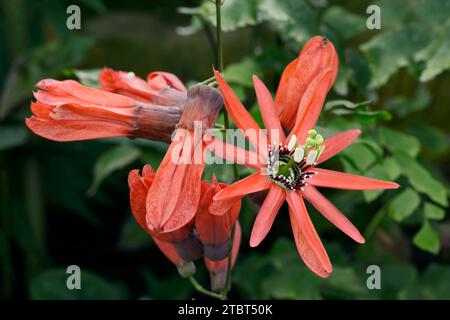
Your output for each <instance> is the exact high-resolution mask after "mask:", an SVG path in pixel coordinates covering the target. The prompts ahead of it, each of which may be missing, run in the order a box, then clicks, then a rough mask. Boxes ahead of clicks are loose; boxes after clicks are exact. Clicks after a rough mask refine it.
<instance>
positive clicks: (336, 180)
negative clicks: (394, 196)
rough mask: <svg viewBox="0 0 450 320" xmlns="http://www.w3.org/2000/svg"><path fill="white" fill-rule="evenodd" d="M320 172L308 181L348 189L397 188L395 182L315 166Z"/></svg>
mask: <svg viewBox="0 0 450 320" xmlns="http://www.w3.org/2000/svg"><path fill="white" fill-rule="evenodd" d="M312 170H313V171H316V172H317V173H318V174H315V175H312V176H311V178H309V179H308V180H307V181H308V182H309V183H310V184H312V185H313V186H316V187H327V188H336V189H347V190H383V189H397V188H398V187H399V185H398V184H397V183H395V182H390V181H383V180H377V179H372V178H367V177H363V176H357V175H354V174H349V173H343V172H338V171H332V170H326V169H319V168H314V169H312Z"/></svg>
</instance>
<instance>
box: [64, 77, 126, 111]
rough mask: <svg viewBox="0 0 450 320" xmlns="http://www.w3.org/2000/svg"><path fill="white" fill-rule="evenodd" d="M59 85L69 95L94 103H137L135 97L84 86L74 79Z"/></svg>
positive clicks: (121, 105)
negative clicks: (131, 97)
mask: <svg viewBox="0 0 450 320" xmlns="http://www.w3.org/2000/svg"><path fill="white" fill-rule="evenodd" d="M59 85H60V89H61V90H64V91H65V92H66V93H67V94H68V95H71V96H74V97H76V98H79V99H80V100H83V101H86V102H89V103H92V104H97V105H105V106H109V107H131V106H134V105H135V101H134V100H133V99H130V98H128V97H124V96H121V95H118V94H115V93H111V92H107V91H104V90H100V89H96V88H90V87H87V86H83V85H82V84H80V83H78V82H76V81H74V80H65V81H61V82H60V83H59Z"/></svg>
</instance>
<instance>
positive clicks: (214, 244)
mask: <svg viewBox="0 0 450 320" xmlns="http://www.w3.org/2000/svg"><path fill="white" fill-rule="evenodd" d="M226 186H227V185H226V184H224V183H218V182H217V181H216V179H215V178H213V183H212V185H210V184H209V183H208V182H206V181H203V184H202V198H201V200H200V204H199V208H198V210H197V213H196V215H195V229H196V230H197V233H198V237H199V239H200V241H201V242H202V244H203V250H204V254H205V256H206V257H207V258H208V259H210V260H213V261H217V260H222V259H224V258H225V257H226V256H227V255H228V253H229V251H230V249H231V229H232V226H233V225H234V224H235V222H236V220H237V217H238V215H239V211H240V210H241V199H240V198H237V199H235V198H232V199H227V200H224V201H213V197H214V195H215V194H217V193H218V192H219V191H220V190H222V189H223V188H225V187H226Z"/></svg>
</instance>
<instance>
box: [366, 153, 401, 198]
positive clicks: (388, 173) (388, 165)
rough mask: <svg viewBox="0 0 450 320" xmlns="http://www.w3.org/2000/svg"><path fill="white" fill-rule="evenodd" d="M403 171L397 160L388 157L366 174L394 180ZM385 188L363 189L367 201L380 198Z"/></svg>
mask: <svg viewBox="0 0 450 320" xmlns="http://www.w3.org/2000/svg"><path fill="white" fill-rule="evenodd" d="M400 173H401V169H400V167H399V166H398V164H397V162H396V161H395V160H394V159H393V158H392V157H388V158H385V159H383V161H382V162H381V163H378V164H376V165H374V166H373V167H371V168H370V169H369V170H368V171H366V174H365V175H366V176H368V177H372V178H376V179H380V180H389V181H394V180H396V179H397V178H398V176H399V175H400ZM384 191H385V190H365V191H363V194H364V198H365V199H366V201H367V202H371V201H373V200H375V199H376V198H378V197H379V196H380V195H381V194H382V193H383V192H384Z"/></svg>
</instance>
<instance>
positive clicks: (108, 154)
mask: <svg viewBox="0 0 450 320" xmlns="http://www.w3.org/2000/svg"><path fill="white" fill-rule="evenodd" d="M139 156H140V151H139V149H138V148H136V147H135V146H133V145H131V144H123V145H119V146H117V147H113V148H112V149H109V150H107V151H105V152H104V153H103V154H102V155H101V156H100V157H99V158H98V159H97V162H96V164H95V167H94V180H93V182H92V185H91V187H90V188H89V194H91V195H93V194H95V192H96V191H97V189H98V187H99V186H100V184H101V183H102V181H103V180H104V179H105V178H106V177H107V176H109V175H110V174H111V173H113V172H114V171H116V170H119V169H122V168H124V167H125V166H127V165H129V164H131V163H132V162H133V161H135V160H136V159H138V158H139Z"/></svg>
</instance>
